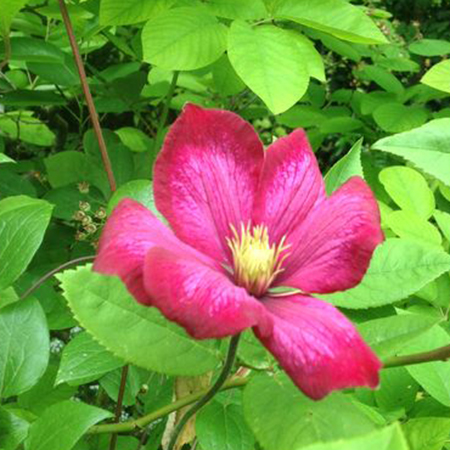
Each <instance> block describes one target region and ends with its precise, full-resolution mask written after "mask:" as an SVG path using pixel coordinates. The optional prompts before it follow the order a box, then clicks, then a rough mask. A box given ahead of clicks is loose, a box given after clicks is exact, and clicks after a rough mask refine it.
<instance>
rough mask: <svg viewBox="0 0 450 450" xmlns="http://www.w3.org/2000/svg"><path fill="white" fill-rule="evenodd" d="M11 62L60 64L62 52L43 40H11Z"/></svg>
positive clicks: (62, 58) (19, 38) (21, 38)
mask: <svg viewBox="0 0 450 450" xmlns="http://www.w3.org/2000/svg"><path fill="white" fill-rule="evenodd" d="M11 60H12V61H25V62H27V63H46V64H62V63H63V62H64V52H63V51H62V50H60V49H59V48H58V47H57V46H56V45H53V44H50V43H49V42H47V41H44V40H43V39H37V38H31V37H13V38H11Z"/></svg>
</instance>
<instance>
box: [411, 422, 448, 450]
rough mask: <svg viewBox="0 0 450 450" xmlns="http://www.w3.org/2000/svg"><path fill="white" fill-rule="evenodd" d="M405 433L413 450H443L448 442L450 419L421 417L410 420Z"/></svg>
mask: <svg viewBox="0 0 450 450" xmlns="http://www.w3.org/2000/svg"><path fill="white" fill-rule="evenodd" d="M403 431H404V433H405V436H406V439H407V441H408V443H409V445H410V448H411V449H412V450H442V448H444V447H443V446H444V444H445V443H447V442H448V435H449V433H450V419H448V418H447V417H421V418H418V419H410V420H408V422H406V423H405V424H404V425H403Z"/></svg>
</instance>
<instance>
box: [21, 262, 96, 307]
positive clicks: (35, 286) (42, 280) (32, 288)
mask: <svg viewBox="0 0 450 450" xmlns="http://www.w3.org/2000/svg"><path fill="white" fill-rule="evenodd" d="M94 259H95V256H81V257H80V258H75V259H72V260H70V261H67V262H65V263H64V264H61V265H60V266H58V267H56V268H55V269H53V270H51V271H50V272H47V273H46V274H45V275H43V276H42V277H41V278H39V280H37V281H36V283H34V284H32V285H31V286H30V287H29V288H28V289H27V290H26V291H25V292H24V293H23V294H22V295H21V296H20V300H24V299H25V298H27V297H28V296H29V295H30V294H32V293H33V292H34V291H35V290H36V289H38V288H39V287H40V286H41V284H43V283H45V282H46V281H47V280H48V279H49V278H51V277H52V276H53V275H55V274H56V273H58V272H61V270H64V269H67V268H68V267H70V266H73V265H75V264H78V263H82V262H87V261H92V260H94Z"/></svg>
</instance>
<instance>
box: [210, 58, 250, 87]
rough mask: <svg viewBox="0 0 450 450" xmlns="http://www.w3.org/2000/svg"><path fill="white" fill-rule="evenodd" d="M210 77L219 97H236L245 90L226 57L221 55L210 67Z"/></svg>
mask: <svg viewBox="0 0 450 450" xmlns="http://www.w3.org/2000/svg"><path fill="white" fill-rule="evenodd" d="M212 75H213V81H214V85H215V87H216V90H217V91H218V92H219V93H220V94H221V95H236V94H238V93H239V92H242V91H243V90H244V89H245V84H244V82H243V81H242V80H241V79H240V78H239V76H238V74H237V73H236V71H235V70H234V69H233V66H232V65H231V63H230V60H229V59H228V56H227V55H222V56H221V57H220V58H219V59H218V60H217V61H216V62H215V63H214V64H213V66H212Z"/></svg>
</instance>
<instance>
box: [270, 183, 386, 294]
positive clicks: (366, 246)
mask: <svg viewBox="0 0 450 450" xmlns="http://www.w3.org/2000/svg"><path fill="white" fill-rule="evenodd" d="M382 241H383V233H382V231H381V226H380V215H379V210H378V204H377V202H376V200H375V197H374V195H373V194H372V191H371V190H370V188H369V186H368V185H367V184H366V183H365V181H364V180H362V179H361V178H359V177H353V178H351V179H350V180H349V181H347V182H346V183H345V184H344V185H343V186H341V187H340V188H339V189H338V190H337V191H336V192H335V193H333V195H332V196H331V197H330V198H328V199H326V200H325V201H323V202H321V203H320V204H318V205H317V206H316V208H315V209H314V210H313V211H311V213H310V214H309V215H308V217H307V218H306V220H305V221H304V222H303V223H302V224H301V225H300V227H298V228H297V229H296V230H295V231H294V232H293V233H292V234H291V235H289V236H288V240H287V242H288V243H289V244H290V245H291V247H290V248H289V249H288V250H287V252H288V253H290V255H289V256H288V257H287V259H286V261H285V265H284V266H285V270H284V272H282V273H281V275H280V276H279V278H278V279H277V284H278V285H285V286H291V287H295V288H298V289H301V290H302V291H303V292H308V293H311V292H313V293H330V292H335V291H343V290H345V289H349V288H351V287H354V286H355V285H357V284H358V283H359V282H360V281H361V279H362V277H363V276H364V274H365V273H366V271H367V268H368V266H369V262H370V259H371V257H372V254H373V252H374V250H375V248H376V247H377V245H378V244H380V243H381V242H382Z"/></svg>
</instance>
